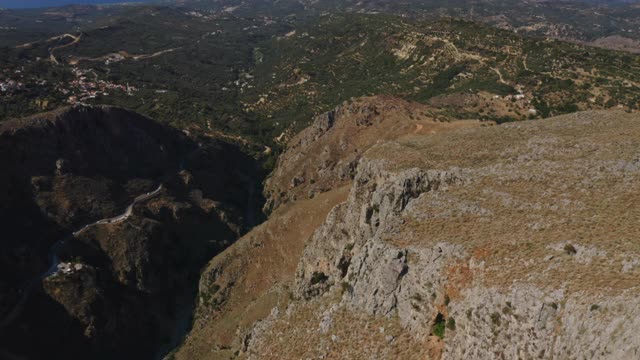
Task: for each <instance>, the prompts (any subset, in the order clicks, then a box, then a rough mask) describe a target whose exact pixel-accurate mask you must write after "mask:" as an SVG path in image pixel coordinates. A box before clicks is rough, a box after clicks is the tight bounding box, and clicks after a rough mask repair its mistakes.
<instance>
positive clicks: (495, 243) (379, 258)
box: [243, 112, 640, 359]
mask: <svg viewBox="0 0 640 360" xmlns="http://www.w3.org/2000/svg"><path fill="white" fill-rule="evenodd" d="M638 135H640V117H639V116H638V115H637V114H627V113H624V112H587V113H578V114H573V115H567V116H562V117H559V118H554V119H550V120H544V121H536V122H528V123H515V124H510V125H505V126H495V127H487V128H476V129H460V130H458V131H454V132H448V133H444V134H440V135H438V136H413V137H408V138H403V139H401V140H398V141H388V142H385V143H380V144H378V145H376V146H374V147H373V148H371V149H370V150H369V151H368V152H366V153H365V154H364V156H363V157H362V159H361V160H360V163H359V166H358V170H357V171H356V175H355V179H354V182H353V185H352V187H351V190H350V194H349V198H348V200H347V201H346V202H345V203H343V204H341V205H339V206H337V207H336V208H334V209H333V210H332V212H331V213H330V215H329V216H328V217H327V220H326V221H325V223H324V224H323V225H322V226H321V227H319V228H318V230H316V232H315V233H314V235H313V237H312V238H311V239H310V240H309V241H308V242H307V246H306V248H305V250H304V253H303V256H302V258H301V262H300V265H299V266H298V271H297V278H296V287H295V292H294V299H295V300H294V301H292V302H291V303H290V304H289V305H287V306H284V305H280V306H279V307H278V308H277V310H274V311H272V314H271V315H270V316H269V317H268V318H267V319H266V321H263V322H261V323H259V324H257V325H256V326H255V327H254V330H253V332H252V336H251V338H250V339H249V341H248V343H249V346H248V349H247V352H245V353H244V354H243V355H244V356H247V357H248V358H255V359H262V358H304V357H316V356H318V357H322V358H334V359H338V358H372V357H379V358H402V359H405V358H407V359H409V358H416V357H418V358H425V357H427V358H445V359H466V358H474V359H495V358H507V359H511V358H596V359H629V358H635V357H636V356H637V354H638V352H639V351H640V341H639V340H638V337H637V335H636V329H637V326H640V324H639V322H640V310H639V309H640V307H639V305H640V304H639V302H638V297H637V295H638V292H639V290H640V289H639V288H638V287H637V283H636V281H634V279H638V276H640V266H638V265H640V248H639V245H638V239H639V238H640V232H639V227H638V224H637V220H638V219H639V218H640V201H639V200H640V199H638V196H639V195H638V194H639V192H638V190H639V189H640V153H639V152H638V149H640V140H638V139H639V136H638ZM345 264H347V267H346V271H345V270H344V269H345V267H344V265H345ZM319 274H321V275H322V276H319ZM321 294H324V296H319V295H321ZM438 315H440V316H441V318H442V322H441V323H439V324H440V325H439V326H441V329H438V327H437V326H436V324H437V323H438V322H437V321H436V319H437V317H438ZM384 321H386V325H381V326H387V331H389V337H385V338H384V341H386V344H384V345H383V346H381V345H380V341H381V339H380V336H379V333H381V332H382V330H381V329H378V331H377V332H376V331H375V329H372V328H371V325H373V324H381V322H384ZM452 321H455V322H454V323H453V324H451V322H452ZM445 323H446V328H445ZM358 324H360V326H359V325H358ZM367 325H369V326H367ZM376 326H378V325H376ZM389 329H391V330H389ZM407 334H410V335H411V338H410V339H408V338H407ZM436 334H439V335H441V336H442V338H440V337H438V336H435V335H436ZM353 344H358V348H357V349H354V347H353ZM369 348H374V349H378V350H377V351H375V352H374V353H375V354H369V353H367V350H366V349H369ZM407 349H411V350H409V351H408V350H407ZM402 350H404V351H402ZM425 354H428V355H427V356H425Z"/></svg>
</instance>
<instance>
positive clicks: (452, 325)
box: [447, 317, 456, 330]
mask: <svg viewBox="0 0 640 360" xmlns="http://www.w3.org/2000/svg"><path fill="white" fill-rule="evenodd" d="M447 329H449V330H455V329H456V320H455V319H454V318H452V317H450V318H449V319H448V320H447Z"/></svg>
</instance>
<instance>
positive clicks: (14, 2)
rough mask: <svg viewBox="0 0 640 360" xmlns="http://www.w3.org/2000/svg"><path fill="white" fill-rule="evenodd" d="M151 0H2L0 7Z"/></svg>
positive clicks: (100, 3) (102, 3)
mask: <svg viewBox="0 0 640 360" xmlns="http://www.w3.org/2000/svg"><path fill="white" fill-rule="evenodd" d="M151 1H152V0H4V1H2V2H0V7H3V8H8V9H26V8H42V7H54V6H63V5H70V4H87V5H104V4H119V3H136V2H151Z"/></svg>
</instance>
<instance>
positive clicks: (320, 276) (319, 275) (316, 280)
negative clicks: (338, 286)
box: [311, 271, 329, 285]
mask: <svg viewBox="0 0 640 360" xmlns="http://www.w3.org/2000/svg"><path fill="white" fill-rule="evenodd" d="M327 280H329V277H328V276H327V275H325V274H324V273H323V272H318V271H314V272H313V274H311V285H316V284H320V283H323V282H326V281H327Z"/></svg>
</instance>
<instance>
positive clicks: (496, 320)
mask: <svg viewBox="0 0 640 360" xmlns="http://www.w3.org/2000/svg"><path fill="white" fill-rule="evenodd" d="M491 323H492V324H493V325H494V326H500V324H501V317H500V313H498V312H494V313H492V314H491Z"/></svg>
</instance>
